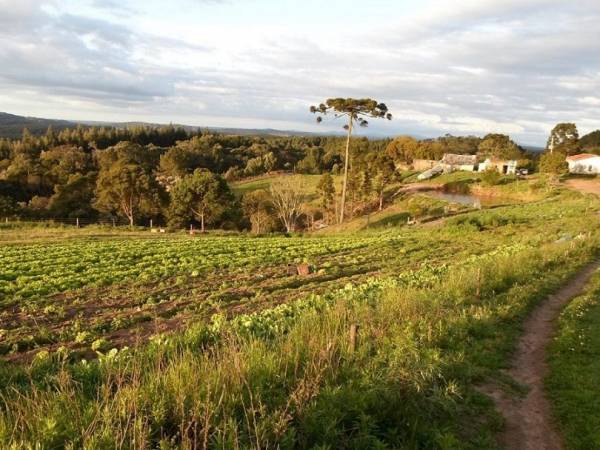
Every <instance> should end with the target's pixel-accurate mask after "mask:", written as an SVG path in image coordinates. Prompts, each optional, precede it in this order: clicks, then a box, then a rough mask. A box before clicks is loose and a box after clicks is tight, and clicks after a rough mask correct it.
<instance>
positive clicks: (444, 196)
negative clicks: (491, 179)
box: [424, 191, 514, 209]
mask: <svg viewBox="0 0 600 450" xmlns="http://www.w3.org/2000/svg"><path fill="white" fill-rule="evenodd" d="M424 194H425V195H427V196H429V197H432V198H438V199H440V200H444V201H447V202H450V203H458V204H460V205H465V206H468V207H471V208H477V209H481V208H486V207H487V208H489V207H490V206H497V205H507V204H511V203H514V200H509V199H506V198H502V197H491V196H484V195H475V194H455V193H452V192H444V191H427V192H424Z"/></svg>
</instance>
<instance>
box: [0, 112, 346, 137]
mask: <svg viewBox="0 0 600 450" xmlns="http://www.w3.org/2000/svg"><path fill="white" fill-rule="evenodd" d="M77 125H83V126H98V127H115V128H127V127H133V126H147V127H161V126H165V124H159V123H149V122H100V121H91V120H88V121H85V120H84V121H70V120H55V119H41V118H38V117H24V116H17V115H14V114H9V113H4V112H0V138H9V139H17V138H20V137H21V135H22V134H23V129H24V128H27V130H29V132H31V134H34V135H41V134H44V133H45V132H46V130H47V129H48V127H49V126H52V128H54V130H55V131H60V130H63V129H65V128H75V127H77ZM173 126H176V127H182V128H184V129H186V130H187V131H197V130H199V129H201V130H204V129H209V130H211V131H215V132H218V133H222V134H237V135H258V136H313V135H322V134H323V133H310V132H306V131H295V130H275V129H272V128H225V127H195V126H191V125H181V124H173ZM326 134H331V135H338V134H340V135H341V134H343V132H340V133H326Z"/></svg>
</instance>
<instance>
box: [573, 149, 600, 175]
mask: <svg viewBox="0 0 600 450" xmlns="http://www.w3.org/2000/svg"><path fill="white" fill-rule="evenodd" d="M567 164H568V165H569V173H581V174H600V156H598V155H592V154H591V153H580V154H579V155H571V156H567Z"/></svg>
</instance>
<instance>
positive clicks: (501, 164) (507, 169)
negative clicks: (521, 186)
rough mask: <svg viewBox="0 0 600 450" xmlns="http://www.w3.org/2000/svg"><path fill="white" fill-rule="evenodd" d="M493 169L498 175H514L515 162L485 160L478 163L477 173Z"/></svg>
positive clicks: (515, 169) (495, 159)
mask: <svg viewBox="0 0 600 450" xmlns="http://www.w3.org/2000/svg"><path fill="white" fill-rule="evenodd" d="M492 167H495V168H496V170H497V171H498V172H500V173H503V174H506V175H514V174H515V173H517V161H516V160H514V159H498V158H487V159H486V160H485V161H484V162H482V163H479V171H480V172H485V171H486V170H487V169H489V168H492Z"/></svg>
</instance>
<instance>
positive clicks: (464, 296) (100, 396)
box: [0, 192, 600, 449]
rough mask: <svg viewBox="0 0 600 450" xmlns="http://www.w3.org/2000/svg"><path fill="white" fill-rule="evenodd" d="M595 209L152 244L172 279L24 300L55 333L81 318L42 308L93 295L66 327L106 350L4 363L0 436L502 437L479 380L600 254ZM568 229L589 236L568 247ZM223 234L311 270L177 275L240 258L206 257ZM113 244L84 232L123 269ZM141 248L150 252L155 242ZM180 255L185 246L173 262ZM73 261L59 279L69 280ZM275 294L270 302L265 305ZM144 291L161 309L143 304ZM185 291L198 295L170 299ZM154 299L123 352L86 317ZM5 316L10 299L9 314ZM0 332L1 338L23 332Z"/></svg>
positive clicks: (323, 445) (388, 443)
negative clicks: (354, 332) (92, 355)
mask: <svg viewBox="0 0 600 450" xmlns="http://www.w3.org/2000/svg"><path fill="white" fill-rule="evenodd" d="M599 208H600V204H599V202H598V200H597V199H595V198H593V197H584V196H582V195H579V194H576V193H567V192H556V195H553V196H550V197H548V198H547V199H546V200H544V201H542V202H539V203H535V204H533V203H531V204H519V205H513V206H505V207H500V208H497V209H494V210H493V211H473V212H469V213H466V214H464V215H462V216H460V219H459V218H456V219H452V220H449V221H448V222H447V223H446V224H443V225H440V226H438V227H433V228H422V227H418V226H417V227H411V228H402V229H399V230H395V231H386V232H383V233H382V232H380V231H374V230H370V231H367V232H362V233H348V234H347V235H343V236H339V237H336V238H335V239H333V238H329V237H324V238H313V237H293V238H281V237H278V238H267V239H265V238H248V237H243V236H238V237H230V238H217V237H210V238H200V239H198V240H194V239H192V238H190V239H183V237H181V236H180V237H177V236H174V237H172V240H171V237H160V238H158V239H157V240H156V242H155V244H156V243H158V244H160V245H157V246H156V248H155V251H156V255H160V251H161V249H165V248H166V249H169V252H171V253H172V254H173V255H171V256H173V258H175V257H176V259H177V261H175V260H174V259H173V260H171V259H170V257H169V258H167V259H166V261H165V264H164V268H167V269H169V270H172V272H170V273H169V276H168V277H166V278H163V277H162V276H158V277H157V278H156V279H155V278H152V277H151V279H148V280H146V281H144V280H139V275H138V274H137V273H133V272H132V273H127V270H124V271H123V274H124V276H123V277H122V278H120V280H119V281H118V282H115V283H114V284H111V285H108V286H105V287H102V289H100V290H98V289H96V288H95V287H93V286H85V285H84V286H82V287H81V288H80V289H73V290H71V289H70V288H69V287H67V290H65V291H62V292H61V293H60V295H61V296H60V297H59V298H54V297H52V296H46V295H38V296H37V297H35V298H30V297H28V298H21V300H20V301H19V302H17V306H18V307H19V308H21V307H22V306H23V305H26V304H28V305H30V306H32V307H35V308H38V309H34V310H32V312H31V313H32V314H33V317H34V318H35V319H36V321H38V323H40V322H43V321H44V320H46V325H47V326H48V327H49V328H51V327H53V326H54V327H56V326H57V325H58V324H61V323H66V324H68V325H72V322H71V318H70V317H69V315H68V314H65V315H64V316H61V313H60V311H57V310H54V311H52V307H53V306H54V307H59V306H61V305H67V306H69V307H74V308H81V307H84V306H86V305H91V306H99V307H100V309H99V310H98V312H97V313H94V314H91V315H90V317H86V315H85V314H84V315H82V316H77V320H79V321H80V325H81V329H80V330H79V331H78V333H77V334H73V335H68V336H67V335H65V336H66V337H67V338H68V339H70V340H72V341H81V342H82V345H86V346H87V348H89V350H90V351H95V352H96V351H97V352H98V353H96V356H97V358H96V359H92V360H89V359H87V358H83V357H85V356H87V355H82V354H81V353H78V352H76V351H73V349H72V348H70V347H69V345H68V342H64V343H61V346H58V345H55V346H49V347H43V346H44V345H45V344H42V347H43V348H44V351H38V353H37V355H36V356H35V357H34V358H33V360H32V361H31V362H27V361H24V362H22V363H20V364H16V363H10V362H0V447H3V448H15V449H16V448H30V447H34V446H35V445H37V446H38V447H40V448H63V447H66V448H69V447H70V448H115V447H116V448H118V447H125V448H161V449H170V448H203V447H206V448H215V449H216V448H234V449H235V448H281V449H288V448H290V449H291V448H315V449H334V448H336V449H337V448H346V449H364V448H375V449H378V448H381V449H384V448H407V449H409V448H414V449H416V448H443V449H454V448H466V449H492V448H495V443H494V442H495V441H494V438H493V435H494V432H495V431H496V430H498V429H499V427H500V421H499V418H498V416H497V415H496V413H495V412H494V409H493V404H492V402H491V401H490V400H489V399H487V398H485V397H484V396H482V395H481V394H479V393H477V392H476V391H475V389H474V388H473V386H474V385H475V384H476V383H478V382H480V381H482V380H483V379H485V378H487V377H489V376H494V375H495V374H496V373H497V371H498V370H500V369H502V368H504V367H506V366H507V364H508V359H509V355H510V354H511V351H512V350H513V349H514V345H515V341H516V338H517V336H518V334H519V326H520V323H521V321H522V320H523V318H524V317H525V316H526V315H527V314H528V312H529V311H530V310H531V308H532V307H533V306H534V305H535V304H536V303H537V302H538V301H540V300H541V299H543V298H545V297H546V296H547V295H548V293H549V292H552V291H553V290H555V289H557V288H558V287H559V286H560V284H561V283H562V282H564V280H566V279H567V278H568V277H569V276H570V275H572V274H573V273H574V272H576V271H577V270H578V269H579V268H580V267H582V266H583V265H585V264H586V263H587V262H588V261H590V260H591V259H594V258H596V257H597V255H598V250H599V248H600V235H599V233H598V231H597V230H599V229H600V226H599V225H600V217H599V216H598V215H597V214H596V211H597V210H598V209H599ZM540 229H543V230H544V232H543V233H540ZM567 234H568V235H570V236H578V235H581V236H584V237H586V239H572V240H563V241H561V240H560V238H561V236H564V235H567ZM270 239H273V240H270ZM163 240H164V241H165V242H163ZM220 240H222V242H223V243H226V242H227V243H229V242H233V243H235V245H238V246H240V247H243V249H241V248H240V249H238V252H242V253H241V254H242V255H243V254H245V253H244V252H246V253H248V254H249V255H251V254H252V252H253V251H254V250H255V249H258V248H261V251H262V252H264V251H265V248H266V249H267V250H268V248H269V245H271V244H273V245H275V244H276V246H281V245H283V244H284V243H286V244H285V245H289V246H291V247H293V249H294V253H296V254H294V255H292V258H296V257H300V256H301V255H302V253H303V252H304V251H305V250H306V251H310V249H311V248H314V249H315V253H313V254H312V256H311V257H310V258H311V261H310V263H311V264H313V265H314V266H316V268H317V270H318V271H317V273H315V274H314V275H312V276H310V277H306V278H300V277H297V276H292V277H288V276H280V275H278V274H279V272H269V271H268V269H269V268H271V269H273V270H278V268H279V267H280V266H281V264H282V263H283V264H285V262H286V260H287V258H286V256H285V255H286V253H285V252H279V253H277V254H276V255H275V256H276V257H277V258H278V259H277V260H276V261H272V262H271V263H269V262H263V260H264V259H266V258H265V257H264V256H263V257H261V258H259V260H252V261H249V262H248V261H240V263H239V264H237V263H235V261H234V262H233V263H232V266H231V268H230V269H231V270H230V271H229V269H227V268H215V269H214V270H207V271H206V272H203V277H202V278H198V279H196V278H194V277H189V276H187V275H185V274H186V273H187V272H189V271H190V270H192V268H193V266H194V265H195V264H196V262H194V261H195V260H194V259H193V258H196V257H197V258H200V259H203V260H205V261H204V263H212V262H215V261H219V259H218V258H217V257H216V255H220V254H221V253H222V254H223V255H227V254H228V253H231V251H229V252H227V251H223V252H219V251H216V253H215V252H211V251H209V250H210V248H211V246H214V248H215V249H217V250H218V248H220V247H219V242H220ZM76 242H77V240H76ZM84 242H85V240H84ZM119 242H120V241H119V240H118V239H117V240H116V241H115V239H113V238H108V239H107V240H104V239H99V240H95V241H94V243H95V244H96V245H98V247H96V246H92V247H91V249H107V248H108V249H111V251H108V252H107V253H106V254H109V255H111V256H110V258H104V257H103V258H100V259H99V260H98V261H97V262H96V263H94V262H91V261H90V263H89V264H88V265H89V266H90V267H94V265H102V264H104V260H105V259H106V260H107V261H108V260H110V261H111V264H117V265H119V264H120V263H121V262H123V261H126V260H127V258H128V253H127V251H125V249H126V248H121V244H119ZM128 242H129V241H128ZM134 242H135V241H134ZM334 242H337V243H338V245H339V246H340V247H339V248H337V249H336V248H333V247H331V245H332V244H333V243H334ZM70 243H71V244H72V243H73V242H70ZM115 245H116V247H115ZM313 246H314V247H313ZM328 246H329V247H331V248H328ZM7 247H14V248H15V249H22V250H23V251H25V254H26V255H25V256H27V257H26V258H17V259H15V260H14V263H15V264H20V266H19V267H20V268H19V272H20V273H21V274H22V275H27V273H28V271H30V270H33V269H32V268H36V267H37V265H36V264H35V261H36V258H39V257H40V255H41V256H43V255H46V253H47V255H48V256H51V255H52V254H53V253H52V251H54V250H53V249H58V248H60V247H61V244H58V243H56V242H51V243H50V244H48V248H47V249H46V248H44V246H43V245H41V243H36V244H34V245H32V246H22V245H19V246H12V245H11V246H7ZM142 247H143V246H142V245H141V244H140V249H139V251H142V250H144V249H145V250H144V251H149V252H150V254H151V255H153V254H154V253H152V249H153V246H152V245H149V246H148V247H144V248H142ZM228 247H230V245H229V244H227V245H224V244H223V246H222V248H223V249H224V250H227V248H228ZM263 247H264V248H263ZM182 249H183V251H189V252H190V255H187V254H185V255H181V258H180V257H179V256H178V255H179V253H181V251H182ZM62 250H64V251H66V252H69V251H74V249H73V248H72V247H71V246H70V245H65V246H64V248H62ZM202 252H207V253H205V254H204V255H205V256H206V257H203V254H202ZM59 253H60V252H59ZM84 254H85V255H87V252H84ZM89 255H90V257H92V256H93V255H94V251H91V250H90V252H89ZM211 255H212V256H211ZM121 258H122V259H121ZM51 259H52V258H49V259H48V260H51ZM74 259H75V261H74V262H68V263H65V264H64V270H66V271H67V272H68V273H69V274H70V276H72V277H75V278H74V279H78V278H77V276H78V275H77V274H78V272H77V271H75V270H71V269H74V268H75V266H76V265H77V260H78V259H79V258H77V257H76V255H75V256H74ZM134 260H135V258H134ZM28 264H29V266H28ZM28 267H31V268H28ZM42 267H51V265H50V264H43V265H42ZM160 267H161V268H162V267H163V265H161V266H160ZM123 268H125V269H126V268H127V264H125V265H123ZM139 269H140V270H142V272H143V271H144V270H146V269H147V268H144V267H142V268H139ZM180 269H181V271H182V272H179V270H180ZM36 270H37V269H36ZM136 270H137V269H136ZM321 270H323V272H322V273H320V272H321ZM0 273H4V272H2V271H0ZM83 273H85V271H84V272H83ZM259 276H262V277H261V278H259ZM221 283H226V284H227V285H226V286H225V285H221ZM235 283H239V284H235ZM270 283H275V284H278V287H276V288H275V287H274V285H272V284H270ZM328 283H329V284H328ZM242 288H243V289H246V290H251V289H257V290H260V292H258V291H257V292H253V293H252V294H251V295H248V294H243V295H244V296H247V297H244V298H243V299H240V298H237V299H236V301H234V302H232V303H231V305H232V308H231V309H226V308H225V306H226V305H227V304H228V303H227V302H228V301H229V300H228V299H225V298H223V299H221V300H217V299H215V298H212V297H211V299H210V300H211V301H212V302H214V303H212V304H213V305H219V306H220V307H221V309H217V310H211V309H210V308H209V309H207V310H205V311H204V313H205V314H204V315H198V316H193V315H192V316H189V315H186V314H187V313H188V312H189V310H186V309H185V308H190V307H191V305H203V304H205V302H206V301H207V300H208V298H207V297H205V296H204V293H203V292H204V291H203V289H205V290H206V291H207V292H211V293H215V292H221V293H226V292H227V293H229V294H232V293H237V291H238V289H240V290H241V289H242ZM297 288H299V290H296V289H297ZM104 289H106V290H104ZM221 289H222V290H221ZM230 289H231V290H230ZM270 289H273V290H272V291H270ZM278 289H279V290H278ZM271 293H273V295H276V296H279V297H277V298H279V300H280V301H279V302H272V301H271V300H273V298H271V297H269V295H271ZM163 294H164V295H165V297H161V296H162V295H163ZM52 295H54V294H52ZM171 296H173V298H171ZM149 297H153V298H156V299H158V300H159V301H158V302H157V303H156V304H155V305H154V304H152V305H146V304H145V303H142V304H135V303H136V302H137V301H138V300H139V301H142V302H145V301H146V300H148V298H149ZM250 297H251V298H250ZM58 300H60V301H58ZM238 300H240V301H239V302H238ZM221 301H222V303H219V302H221ZM130 302H132V303H131V304H130ZM183 302H191V305H190V303H187V304H186V305H185V306H184V307H183V309H181V310H180V309H178V308H180V307H181V306H182V305H183V304H184V303H183ZM161 305H162V306H161ZM13 306H14V305H13ZM160 307H166V308H174V309H175V311H176V315H175V316H173V317H172V318H173V319H174V320H175V322H177V323H184V324H185V327H183V328H181V329H178V330H169V329H164V328H162V327H161V326H160V325H161V324H164V323H166V322H164V321H163V320H162V319H161V318H159V317H158V318H157V316H156V315H155V314H154V312H155V311H156V310H155V309H152V308H160ZM45 308H49V309H48V310H47V311H46V310H45ZM111 308H112V309H111ZM146 308H150V311H152V314H150V322H149V323H151V324H156V325H157V326H156V329H152V330H153V332H152V333H151V334H150V335H149V336H146V338H145V339H142V335H141V333H140V339H139V341H138V342H135V341H132V342H131V343H129V345H128V346H127V347H122V346H116V347H117V348H115V349H111V347H113V345H111V340H110V339H109V338H107V336H105V335H103V334H101V333H100V331H97V330H96V329H95V328H93V323H92V322H91V320H93V319H95V318H98V316H101V315H102V314H107V313H110V312H111V311H113V312H114V311H121V312H123V311H124V312H125V316H128V317H129V316H131V317H135V314H136V313H135V311H136V310H137V309H139V311H142V312H144V311H148V310H147V309H146ZM14 312H15V310H13V309H12V308H3V309H2V311H1V313H0V320H6V317H7V315H10V314H12V313H14ZM18 312H23V311H18ZM24 312H27V311H24ZM65 312H67V311H65ZM206 313H208V314H206ZM213 313H214V314H213ZM178 314H181V315H178ZM211 314H212V315H211ZM124 318H125V317H124ZM19 320H21V321H22V318H21V317H19ZM86 320H87V322H86ZM164 320H170V318H165V319H164ZM61 321H62V322H61ZM155 321H156V322H155ZM3 323H5V322H3ZM15 323H16V322H15ZM19 323H22V322H19ZM356 324H358V326H359V328H358V330H359V331H358V339H357V341H356V342H355V343H354V344H352V343H351V341H350V339H349V330H350V328H351V326H352V325H356ZM121 326H122V327H123V328H120V329H118V331H119V332H121V331H122V330H123V329H131V330H133V331H134V333H133V335H135V333H136V331H135V330H136V329H138V328H137V325H136V324H131V323H129V324H127V323H124V324H121ZM0 328H5V329H4V330H3V331H2V334H3V336H2V338H3V339H5V338H6V336H7V331H8V332H9V333H12V332H14V330H12V329H7V328H6V327H4V326H0ZM36 331H40V330H36ZM86 332H87V333H88V334H84V333H86ZM38 350H39V349H38Z"/></svg>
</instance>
